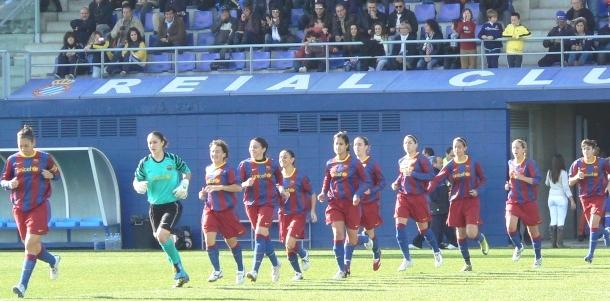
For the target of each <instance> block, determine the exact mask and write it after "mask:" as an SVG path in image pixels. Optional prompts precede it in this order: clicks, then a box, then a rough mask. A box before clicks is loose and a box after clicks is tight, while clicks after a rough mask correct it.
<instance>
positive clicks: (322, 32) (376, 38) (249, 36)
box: [56, 0, 610, 78]
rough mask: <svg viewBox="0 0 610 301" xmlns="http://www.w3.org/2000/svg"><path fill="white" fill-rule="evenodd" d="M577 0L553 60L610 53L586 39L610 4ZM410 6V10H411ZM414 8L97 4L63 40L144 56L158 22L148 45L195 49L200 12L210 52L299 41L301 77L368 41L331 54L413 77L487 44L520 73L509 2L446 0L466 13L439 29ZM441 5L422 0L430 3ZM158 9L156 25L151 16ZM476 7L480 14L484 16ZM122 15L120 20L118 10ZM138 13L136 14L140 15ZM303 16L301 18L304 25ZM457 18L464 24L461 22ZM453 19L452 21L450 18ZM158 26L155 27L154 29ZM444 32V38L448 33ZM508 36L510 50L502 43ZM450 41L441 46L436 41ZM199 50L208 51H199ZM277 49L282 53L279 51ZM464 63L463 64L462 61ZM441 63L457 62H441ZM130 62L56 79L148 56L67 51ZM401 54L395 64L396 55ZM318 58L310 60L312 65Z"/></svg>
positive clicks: (601, 42) (490, 63)
mask: <svg viewBox="0 0 610 301" xmlns="http://www.w3.org/2000/svg"><path fill="white" fill-rule="evenodd" d="M597 1H600V2H599V3H594V1H586V2H585V1H584V0H572V7H571V8H570V9H569V10H568V11H567V12H564V11H558V12H557V13H556V19H557V26H556V27H554V28H553V29H551V31H550V32H549V34H548V36H574V38H573V39H570V40H563V44H564V45H563V48H562V47H561V44H560V41H559V40H545V41H544V43H543V45H544V47H545V48H548V49H549V52H559V51H561V50H562V49H563V50H564V51H592V50H610V43H609V41H610V39H596V40H592V39H587V38H578V36H581V35H590V34H593V33H595V32H596V33H597V34H599V35H610V26H609V25H602V26H601V27H600V28H597V25H598V24H600V23H601V22H602V21H600V20H597V19H596V17H598V15H596V14H597V13H593V12H592V11H591V9H589V8H587V7H586V6H585V4H588V5H592V6H595V7H596V8H595V11H597V10H598V7H597V6H600V5H601V4H602V3H604V4H605V3H606V1H608V3H610V0H597ZM405 2H407V3H405ZM411 2H413V1H412V0H193V1H185V0H158V1H156V0H131V1H109V0H92V2H91V3H90V5H89V6H88V7H83V8H82V9H81V10H80V18H79V19H75V20H72V21H71V22H70V26H71V27H72V31H71V32H69V33H66V35H65V37H64V47H63V48H62V49H85V50H89V49H103V48H123V47H127V48H145V47H146V45H147V44H146V43H145V42H144V31H145V28H144V25H143V24H146V23H147V22H152V28H153V30H154V34H153V35H151V36H149V37H148V41H147V42H148V46H149V47H172V46H189V45H193V38H192V34H191V35H190V36H189V34H188V33H187V29H188V28H189V27H188V20H189V16H188V13H187V7H192V6H196V7H197V9H199V10H204V11H209V12H211V14H212V16H213V19H214V20H213V23H212V24H211V26H210V29H211V33H212V34H213V42H212V41H210V42H209V43H208V44H207V45H211V44H212V43H213V45H247V44H278V43H300V42H303V45H302V46H301V47H299V48H295V49H294V55H293V57H294V58H295V59H294V66H293V67H294V70H295V71H300V72H307V71H315V70H318V71H322V70H324V69H325V63H324V61H323V60H321V59H320V60H315V59H312V58H323V57H324V56H325V49H324V46H320V45H312V43H315V42H360V43H359V45H341V46H333V47H330V53H331V54H332V55H333V56H342V57H346V58H349V59H346V60H345V63H344V65H343V69H344V70H348V71H349V70H357V71H367V70H377V71H380V70H403V69H406V70H412V69H437V68H438V69H440V68H444V69H457V68H464V69H467V68H476V67H477V63H478V62H479V60H480V58H479V55H478V54H477V51H478V50H477V44H478V43H476V42H471V41H465V42H460V41H459V40H460V39H475V38H478V39H480V40H482V41H483V43H482V44H481V47H480V49H479V51H482V52H484V53H485V54H486V61H487V67H488V68H498V67H499V65H500V63H499V58H500V54H501V53H502V50H503V48H504V47H506V48H505V53H506V55H507V63H508V66H509V67H520V66H521V62H522V53H523V49H524V39H525V38H527V37H528V36H530V31H529V30H528V29H527V27H525V26H524V25H522V24H521V20H520V15H519V13H517V12H514V10H513V9H512V3H511V1H510V0H480V2H479V3H478V4H476V3H474V4H473V3H469V2H471V0H444V1H442V2H443V3H441V4H439V5H447V4H454V5H456V6H457V5H458V4H459V7H460V12H461V14H460V15H459V18H456V19H453V20H449V21H450V22H445V23H442V22H441V24H439V22H438V21H437V20H436V18H429V19H426V20H418V17H417V15H416V13H415V12H414V11H413V9H412V8H413V7H415V4H414V3H411ZM433 2H441V1H440V0H437V1H432V0H428V1H423V3H424V4H428V3H433ZM155 8H158V9H159V12H158V13H156V12H155V13H154V17H152V18H151V19H152V20H148V19H147V16H149V15H151V13H153V12H154V11H153V10H154V9H155ZM293 8H302V12H303V13H302V16H292V14H293V12H294V11H295V10H294V9H293ZM472 8H478V13H477V12H476V10H475V12H473V9H472ZM119 11H120V12H121V14H120V16H121V17H120V18H118V20H116V21H115V19H117V18H116V17H113V16H116V15H118V13H117V12H119ZM134 12H135V13H134ZM295 17H296V18H295ZM456 17H457V16H456ZM443 21H447V20H443ZM147 26H150V24H147ZM443 29H444V32H443ZM500 38H506V39H508V40H507V41H506V42H503V41H497V40H498V39H500ZM442 39H449V40H451V42H447V43H438V42H434V41H433V40H442ZM416 40H417V41H421V42H420V43H402V44H401V43H395V44H383V43H382V42H384V41H416ZM197 45H201V44H199V43H197ZM272 50H275V49H272ZM210 51H211V52H219V56H218V58H219V59H221V60H224V59H230V58H231V57H230V56H229V55H228V54H229V53H231V52H232V51H233V52H235V51H243V49H238V48H226V49H214V50H210ZM458 54H459V55H460V56H459V57H458V56H457V55H458ZM438 55H456V56H453V57H438ZM102 56H103V59H104V62H111V63H121V62H130V63H132V64H128V65H120V64H116V65H111V66H109V68H107V69H106V70H101V69H100V67H96V66H94V67H92V68H90V67H89V66H78V67H75V66H62V67H59V68H58V69H57V72H56V77H62V78H63V77H66V76H67V77H73V76H75V75H77V74H84V73H91V74H92V75H93V76H94V77H98V76H100V73H101V72H102V71H106V72H108V73H111V74H112V73H121V74H126V73H128V72H139V71H142V70H143V67H144V64H145V63H146V58H147V51H146V50H145V49H141V50H138V51H107V52H86V53H85V54H84V55H81V54H77V53H71V52H64V53H61V54H60V55H59V57H58V59H57V62H58V63H59V64H66V63H70V64H75V63H78V62H89V63H100V61H101V59H102ZM387 56H395V57H387ZM607 57H608V54H603V53H599V54H591V53H566V54H565V55H564V60H565V63H566V64H568V65H583V64H587V63H592V62H593V61H594V60H596V61H597V63H598V64H606V63H607V61H608V59H607ZM304 58H309V59H304ZM560 60H561V55H560V54H547V55H545V56H544V57H543V58H542V59H540V61H539V62H538V64H539V66H552V65H554V64H556V63H558V62H560Z"/></svg>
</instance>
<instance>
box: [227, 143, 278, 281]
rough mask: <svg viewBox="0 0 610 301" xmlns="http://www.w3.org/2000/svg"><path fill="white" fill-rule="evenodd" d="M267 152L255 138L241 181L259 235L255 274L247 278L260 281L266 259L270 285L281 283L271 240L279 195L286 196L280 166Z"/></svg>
mask: <svg viewBox="0 0 610 301" xmlns="http://www.w3.org/2000/svg"><path fill="white" fill-rule="evenodd" d="M268 148H269V145H268V144H267V141H266V140H265V139H264V138H261V137H256V138H254V139H252V140H250V146H249V148H248V151H249V152H250V158H248V159H246V160H243V161H241V163H239V167H238V170H239V180H240V181H241V187H242V188H243V189H244V199H243V200H244V204H245V206H246V214H247V215H248V219H249V220H250V224H251V225H252V229H253V230H254V231H255V235H256V243H255V245H254V262H253V263H252V270H251V271H250V272H248V273H247V274H246V277H248V279H250V280H251V281H252V282H255V281H256V279H257V277H258V269H259V267H260V266H261V262H262V260H263V257H264V256H265V255H267V257H269V260H270V261H271V265H273V268H272V270H271V281H272V282H277V281H279V280H280V266H281V265H280V262H279V260H278V259H277V256H276V255H275V250H273V243H272V242H271V240H270V239H269V227H271V223H272V222H273V210H274V205H275V204H277V203H278V198H279V195H280V194H284V187H282V171H281V169H280V167H279V165H278V164H277V163H276V162H275V161H273V160H272V159H271V158H268V157H267V149H268Z"/></svg>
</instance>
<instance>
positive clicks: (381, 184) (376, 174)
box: [370, 163, 385, 195]
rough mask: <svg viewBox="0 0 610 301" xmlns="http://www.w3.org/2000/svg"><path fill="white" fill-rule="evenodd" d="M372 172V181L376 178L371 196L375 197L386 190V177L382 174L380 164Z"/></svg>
mask: <svg viewBox="0 0 610 301" xmlns="http://www.w3.org/2000/svg"><path fill="white" fill-rule="evenodd" d="M372 171H373V172H372V173H373V174H372V177H371V179H373V178H374V179H375V181H374V182H373V183H372V185H371V192H370V195H375V194H377V193H378V192H380V191H382V190H383V188H385V177H384V176H383V173H382V172H381V167H379V164H377V163H375V165H374V166H373V168H372ZM375 183H377V185H375Z"/></svg>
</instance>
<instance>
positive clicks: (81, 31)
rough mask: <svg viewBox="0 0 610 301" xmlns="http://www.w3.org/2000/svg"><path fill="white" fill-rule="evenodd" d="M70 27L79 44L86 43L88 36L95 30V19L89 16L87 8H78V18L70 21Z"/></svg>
mask: <svg viewBox="0 0 610 301" xmlns="http://www.w3.org/2000/svg"><path fill="white" fill-rule="evenodd" d="M70 27H72V30H73V31H74V36H75V37H76V41H77V42H78V43H79V44H81V45H87V42H88V41H89V37H90V36H91V34H92V33H93V32H94V31H95V20H93V18H91V17H90V16H89V8H88V7H83V8H81V9H80V19H74V20H72V21H70Z"/></svg>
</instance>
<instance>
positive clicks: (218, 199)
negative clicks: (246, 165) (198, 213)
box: [205, 163, 237, 211]
mask: <svg viewBox="0 0 610 301" xmlns="http://www.w3.org/2000/svg"><path fill="white" fill-rule="evenodd" d="M233 184H237V179H236V178H235V170H234V169H233V168H232V167H231V166H230V165H229V164H227V163H224V164H222V165H220V166H215V165H214V164H210V165H209V166H207V167H206V168H205V185H227V186H228V185H233ZM207 195H208V197H207V200H206V202H205V207H206V208H209V209H211V210H213V211H223V210H226V209H230V208H233V207H235V203H236V202H237V197H236V193H235V192H229V191H224V190H221V191H213V192H209V193H208V194H207Z"/></svg>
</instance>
